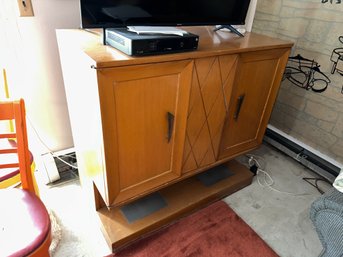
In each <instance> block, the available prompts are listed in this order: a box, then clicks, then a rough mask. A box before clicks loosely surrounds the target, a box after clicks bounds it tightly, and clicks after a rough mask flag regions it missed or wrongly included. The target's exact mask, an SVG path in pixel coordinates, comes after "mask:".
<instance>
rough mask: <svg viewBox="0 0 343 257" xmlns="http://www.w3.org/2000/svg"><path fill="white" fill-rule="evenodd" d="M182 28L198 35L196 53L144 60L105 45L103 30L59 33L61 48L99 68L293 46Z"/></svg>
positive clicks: (274, 40)
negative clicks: (81, 53) (83, 55)
mask: <svg viewBox="0 0 343 257" xmlns="http://www.w3.org/2000/svg"><path fill="white" fill-rule="evenodd" d="M183 29H185V30H186V31H188V32H191V33H194V34H197V35H198V36H199V45H198V49H197V50H195V51H191V52H183V53H173V54H163V55H153V56H144V57H133V56H128V55H126V54H124V53H122V52H120V51H118V50H116V49H115V48H113V47H111V46H105V45H103V44H102V36H101V35H102V34H101V33H100V32H101V30H93V31H85V30H77V29H62V30H57V40H58V43H59V45H60V48H61V49H63V50H68V52H70V53H72V51H77V50H82V51H84V52H85V53H86V54H87V55H88V56H89V57H90V58H91V59H92V60H93V61H94V63H95V66H96V67H97V68H103V67H114V66H122V65H132V64H144V63H155V62H165V61H175V60H185V59H192V58H201V57H207V56H213V55H222V54H235V53H242V52H250V51H257V50H267V49H276V48H290V47H292V45H293V43H292V42H290V41H284V40H281V39H277V38H272V37H268V36H264V35H260V34H256V33H246V34H245V37H238V36H237V35H235V34H233V33H230V32H226V31H217V32H213V26H211V27H210V26H208V27H204V26H202V27H183Z"/></svg>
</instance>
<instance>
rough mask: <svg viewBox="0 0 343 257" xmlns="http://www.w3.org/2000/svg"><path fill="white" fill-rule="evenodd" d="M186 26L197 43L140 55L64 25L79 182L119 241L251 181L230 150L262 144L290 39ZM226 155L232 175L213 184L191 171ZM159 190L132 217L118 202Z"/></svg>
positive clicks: (61, 36) (115, 243) (110, 237)
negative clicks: (152, 205)
mask: <svg viewBox="0 0 343 257" xmlns="http://www.w3.org/2000/svg"><path fill="white" fill-rule="evenodd" d="M184 29H185V30H188V31H189V32H192V33H194V34H197V35H199V37H200V42H199V47H198V50H197V51H193V52H185V53H176V54H166V55H158V56H147V57H139V58H135V57H130V56H127V55H125V54H123V53H121V52H119V51H117V50H115V49H113V48H111V47H109V46H104V45H103V44H102V42H101V36H100V35H97V34H92V33H89V32H86V31H82V30H58V31H57V38H58V44H59V50H60V57H61V63H62V69H63V76H64V82H65V90H66V95H67V101H68V109H69V113H70V120H71V126H72V133H73V138H74V144H75V149H76V153H77V158H78V165H79V172H80V177H81V182H82V184H83V186H84V187H85V188H88V189H90V190H89V191H91V192H92V194H93V193H94V203H95V206H96V210H97V213H98V215H99V217H100V221H101V224H102V228H103V231H104V235H105V237H106V239H107V241H108V243H109V245H110V246H111V247H112V248H113V249H114V250H115V249H118V248H119V247H121V246H123V245H125V244H127V243H129V242H131V241H132V240H134V239H137V237H139V236H141V235H142V234H144V233H146V232H150V231H152V230H154V229H157V228H159V227H161V226H164V225H166V224H168V223H170V222H171V221H173V220H175V219H177V218H180V217H181V216H183V215H185V214H186V213H190V212H192V211H194V210H195V209H197V208H200V207H201V206H203V205H205V204H208V203H209V202H211V201H213V200H215V199H219V198H221V197H223V196H225V195H228V194H230V193H232V192H234V191H237V190H239V189H240V188H242V187H244V186H246V185H248V184H250V183H251V179H252V175H251V173H250V172H249V171H247V170H246V169H245V168H243V167H242V166H241V165H239V164H238V163H236V162H234V161H230V160H232V159H233V158H234V157H236V156H238V155H241V154H243V153H245V152H248V151H250V150H252V149H254V148H256V147H257V146H259V145H260V144H261V142H262V138H263V134H264V132H265V129H266V126H267V123H268V120H269V117H270V114H271V111H272V108H273V104H274V101H275V98H276V96H277V92H278V88H279V85H280V81H281V78H282V74H283V71H284V68H285V65H286V63H287V59H288V55H289V52H290V49H291V47H292V43H290V42H286V41H282V40H279V39H275V38H271V37H267V36H262V35H258V34H254V33H247V34H246V35H245V37H238V36H237V35H235V34H233V33H228V32H213V28H212V27H189V28H184ZM229 161H230V162H229ZM223 163H225V165H228V166H229V168H230V170H232V171H234V175H232V176H230V177H228V178H226V179H223V180H222V181H220V182H218V183H216V184H215V185H213V186H210V187H205V186H203V185H201V184H200V182H199V180H197V179H196V178H195V177H196V176H194V175H195V174H198V173H199V172H202V171H205V170H208V169H210V168H212V167H216V166H218V165H220V164H223ZM93 190H94V191H93ZM158 190H159V192H160V194H161V195H162V196H163V197H164V198H165V201H166V202H167V207H165V208H163V209H161V210H159V211H157V212H156V213H153V214H151V215H150V216H147V217H146V218H144V219H142V220H139V221H136V222H133V223H131V224H129V223H128V222H127V221H126V220H125V218H124V217H123V215H122V213H121V211H120V207H121V206H123V205H125V204H128V203H131V202H132V201H134V200H136V199H139V198H141V197H142V196H145V195H147V194H150V193H152V192H156V191H158ZM90 199H93V197H92V198H90Z"/></svg>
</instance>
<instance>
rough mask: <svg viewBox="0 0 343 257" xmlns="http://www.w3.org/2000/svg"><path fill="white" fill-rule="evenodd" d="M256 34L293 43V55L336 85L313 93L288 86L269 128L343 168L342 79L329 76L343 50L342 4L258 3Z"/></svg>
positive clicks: (313, 1)
mask: <svg viewBox="0 0 343 257" xmlns="http://www.w3.org/2000/svg"><path fill="white" fill-rule="evenodd" d="M252 31H253V32H257V33H262V34H266V35H270V36H273V37H278V38H281V39H286V40H291V41H293V42H294V43H295V45H294V47H293V49H292V54H291V55H296V54H301V55H302V56H303V57H306V58H308V59H314V60H315V61H317V62H318V63H319V64H320V65H321V67H320V69H321V71H323V72H325V74H326V75H327V76H328V77H329V78H330V79H331V81H332V82H331V83H330V84H329V87H328V89H327V90H326V91H324V92H322V93H314V92H312V91H311V90H309V91H307V90H305V89H303V88H300V87H297V86H295V85H294V84H292V83H290V82H289V81H288V80H284V81H283V83H282V85H281V89H280V92H279V96H278V98H277V102H276V105H275V107H274V110H273V113H272V117H271V121H270V124H271V125H273V126H275V127H276V128H278V129H280V130H281V131H283V132H285V133H286V134H288V135H290V136H292V137H294V138H296V139H297V140H299V141H301V142H303V143H305V144H307V145H309V146H310V147H312V148H314V149H316V150H318V151H319V152H321V153H323V154H324V155H326V156H329V157H331V158H332V159H334V160H336V161H337V162H339V163H343V94H342V93H341V90H342V86H343V76H341V75H339V74H338V73H337V72H336V73H335V74H331V73H330V71H331V69H332V65H333V63H332V62H331V61H330V56H331V53H332V50H333V49H334V48H337V47H342V48H343V44H342V43H340V42H339V41H338V37H339V36H343V3H337V0H334V1H333V2H332V3H330V0H329V1H328V2H327V3H322V0H309V1H305V0H294V1H292V0H258V3H257V9H256V14H255V20H254V24H253V30H252Z"/></svg>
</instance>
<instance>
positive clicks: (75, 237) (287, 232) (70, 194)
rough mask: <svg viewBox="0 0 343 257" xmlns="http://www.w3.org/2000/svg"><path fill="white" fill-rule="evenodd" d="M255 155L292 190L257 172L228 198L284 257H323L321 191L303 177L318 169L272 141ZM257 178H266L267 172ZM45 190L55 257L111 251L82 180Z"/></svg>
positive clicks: (95, 254)
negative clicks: (317, 216) (54, 225)
mask: <svg viewBox="0 0 343 257" xmlns="http://www.w3.org/2000/svg"><path fill="white" fill-rule="evenodd" d="M253 154H255V155H258V156H260V157H262V158H258V161H259V162H260V164H261V165H262V166H266V167H265V170H267V171H268V173H269V174H270V175H271V176H272V177H273V179H274V185H273V187H274V188H275V189H277V190H279V191H285V192H288V193H281V192H277V191H274V190H272V189H270V188H268V187H262V186H260V185H259V183H258V182H257V178H256V177H255V178H254V181H253V183H252V184H251V185H250V186H248V187H246V188H244V189H242V190H240V191H238V192H236V193H235V194H233V195H230V196H228V197H226V198H225V199H224V201H225V202H226V203H228V204H229V205H230V206H231V207H232V208H233V209H234V210H235V212H236V213H237V214H238V215H239V216H240V217H241V218H242V219H244V220H245V221H246V223H248V224H249V225H250V226H251V227H252V228H253V229H254V230H255V231H256V232H257V233H258V234H259V235H260V236H261V237H262V238H263V239H264V240H265V241H266V242H267V243H268V244H269V245H270V246H271V247H272V248H273V249H274V250H275V251H276V252H277V253H278V254H279V255H280V256H281V257H315V256H318V255H319V253H320V251H321V249H322V247H321V244H320V241H319V239H318V237H317V234H316V232H315V230H314V227H313V226H312V223H311V221H310V219H309V208H310V205H311V203H312V202H313V201H314V200H315V199H316V198H317V197H319V196H320V194H319V192H318V191H317V190H316V189H315V188H314V187H312V186H311V185H309V184H308V183H307V182H305V181H304V180H302V178H303V177H313V176H314V175H313V173H311V172H310V171H308V170H307V169H306V168H304V167H303V166H301V165H300V164H298V163H296V162H295V161H294V160H292V159H291V158H289V157H287V156H285V155H284V154H282V153H280V152H278V151H277V150H275V149H274V148H272V147H270V146H268V145H262V146H261V147H260V148H259V149H257V150H256V151H254V152H253ZM239 160H240V161H241V162H243V163H247V160H248V159H247V158H246V157H245V156H242V157H240V158H239ZM262 168H264V167H262ZM258 177H259V178H260V180H261V181H262V179H263V176H262V175H261V174H260V175H259V176H258ZM326 187H327V186H326ZM289 193H291V194H289ZM293 194H298V195H293ZM41 195H42V198H43V200H44V201H45V203H46V205H47V206H48V208H50V209H51V210H53V212H54V213H55V215H56V216H57V219H58V222H59V223H60V225H61V227H62V239H61V241H60V243H59V245H58V247H57V248H56V250H55V251H54V253H53V255H52V256H53V257H62V256H63V257H65V256H68V257H73V256H75V257H78V256H80V257H81V256H83V257H93V256H94V257H98V256H105V255H107V254H109V253H110V250H109V248H108V247H107V245H106V243H105V240H104V238H103V237H102V234H101V232H100V230H99V228H98V225H97V223H96V220H97V219H96V217H95V216H94V213H93V211H90V206H89V204H88V203H87V200H86V199H85V198H84V197H83V193H82V189H81V187H80V185H79V182H78V180H74V181H70V182H68V183H65V184H62V185H59V186H57V187H47V186H45V187H43V188H42V190H41ZM92 213H93V214H92Z"/></svg>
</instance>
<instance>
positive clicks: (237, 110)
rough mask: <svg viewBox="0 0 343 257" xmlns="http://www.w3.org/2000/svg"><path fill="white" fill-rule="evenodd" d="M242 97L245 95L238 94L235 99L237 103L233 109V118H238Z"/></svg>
mask: <svg viewBox="0 0 343 257" xmlns="http://www.w3.org/2000/svg"><path fill="white" fill-rule="evenodd" d="M244 97H245V95H240V96H239V97H238V99H237V105H236V111H235V115H234V116H233V118H234V120H236V121H237V120H238V117H239V113H240V112H241V107H242V104H243V101H244Z"/></svg>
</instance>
